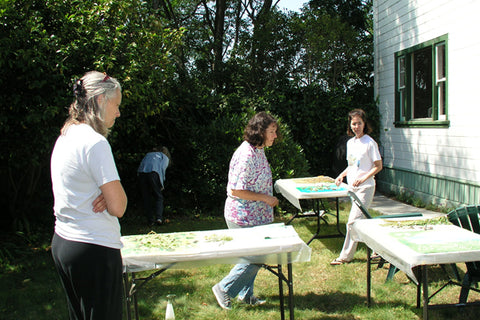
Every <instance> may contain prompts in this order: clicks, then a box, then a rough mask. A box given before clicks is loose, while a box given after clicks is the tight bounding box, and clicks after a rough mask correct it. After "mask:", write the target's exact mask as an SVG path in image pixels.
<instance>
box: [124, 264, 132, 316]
mask: <svg viewBox="0 0 480 320" xmlns="http://www.w3.org/2000/svg"><path fill="white" fill-rule="evenodd" d="M128 279H129V277H128V272H124V273H123V287H124V294H125V306H126V311H127V320H131V319H132V311H131V305H130V303H131V300H130V296H129V294H128V292H129V290H130V282H129V281H128Z"/></svg>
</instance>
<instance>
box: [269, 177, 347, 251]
mask: <svg viewBox="0 0 480 320" xmlns="http://www.w3.org/2000/svg"><path fill="white" fill-rule="evenodd" d="M347 188H348V186H347V185H346V184H344V183H342V184H341V185H340V186H336V185H335V183H334V179H333V178H330V177H325V176H319V177H308V178H293V179H280V180H277V181H276V182H275V190H276V191H277V192H279V193H281V194H282V195H283V196H284V197H285V198H286V199H287V200H288V201H289V202H290V203H291V204H292V205H294V206H295V207H296V208H297V209H299V210H300V211H299V212H297V213H295V215H294V216H293V217H292V218H291V219H290V221H288V222H287V224H290V223H291V222H292V221H293V219H296V218H306V217H316V218H317V230H316V232H315V233H314V235H313V236H312V238H311V239H310V240H309V241H308V242H307V244H310V242H312V241H313V239H322V238H337V237H344V236H345V235H344V234H343V232H342V231H341V230H340V213H339V207H338V198H340V197H348V189H347ZM327 198H335V203H336V213H335V214H332V213H331V212H329V210H328V209H327V207H326V206H325V204H324V202H323V200H325V199H327ZM309 199H310V200H313V201H314V206H313V213H305V212H302V207H301V205H300V200H309ZM325 215H332V216H333V215H334V216H335V217H336V226H337V233H334V234H323V235H321V234H320V226H321V222H322V221H323V222H325V224H328V222H327V220H326V219H325Z"/></svg>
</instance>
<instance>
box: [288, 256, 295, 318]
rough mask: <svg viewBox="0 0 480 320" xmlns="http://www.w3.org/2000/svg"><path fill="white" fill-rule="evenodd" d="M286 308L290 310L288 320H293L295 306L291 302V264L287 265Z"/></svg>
mask: <svg viewBox="0 0 480 320" xmlns="http://www.w3.org/2000/svg"><path fill="white" fill-rule="evenodd" d="M287 281H288V282H287V284H288V307H289V308H290V320H294V318H295V307H294V306H295V305H294V301H293V272H292V264H291V263H289V264H288V279H287Z"/></svg>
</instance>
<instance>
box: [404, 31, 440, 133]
mask: <svg viewBox="0 0 480 320" xmlns="http://www.w3.org/2000/svg"><path fill="white" fill-rule="evenodd" d="M447 39H448V37H447V35H444V36H441V37H438V38H436V39H433V40H431V41H427V42H424V43H422V44H419V45H416V46H414V47H411V48H408V49H405V50H402V51H399V52H397V53H395V126H396V127H402V126H405V127H412V126H419V127H426V126H439V127H444V126H445V127H448V125H449V122H448V115H447V110H448V108H447V107H448V106H447V101H448V100H447V88H448V87H447V85H448V81H447V80H448V77H447V52H448V51H447Z"/></svg>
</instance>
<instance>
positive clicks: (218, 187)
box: [0, 0, 378, 233]
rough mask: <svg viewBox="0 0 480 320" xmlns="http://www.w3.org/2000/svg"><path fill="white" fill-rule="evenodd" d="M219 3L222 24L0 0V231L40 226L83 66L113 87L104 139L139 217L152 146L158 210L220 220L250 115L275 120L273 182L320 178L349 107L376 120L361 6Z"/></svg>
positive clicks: (189, 13)
mask: <svg viewBox="0 0 480 320" xmlns="http://www.w3.org/2000/svg"><path fill="white" fill-rule="evenodd" d="M220 2H221V5H225V12H223V14H224V17H225V18H224V19H225V21H224V28H225V30H223V31H224V32H219V30H218V28H217V29H215V26H214V25H213V21H214V19H213V18H214V17H213V16H212V15H215V13H216V11H215V9H216V7H215V6H214V4H215V2H202V3H195V2H191V1H179V2H177V1H175V2H174V1H168V0H166V1H162V2H158V1H154V2H145V1H140V0H124V1H113V2H112V1H97V2H90V1H54V0H43V1H39V0H26V1H14V0H5V1H2V2H0V130H1V132H0V133H1V136H0V146H1V148H2V151H3V152H2V153H1V154H0V179H1V180H2V181H3V183H2V185H1V188H0V192H1V194H2V197H1V198H0V205H1V206H2V208H4V210H2V213H1V214H0V220H1V222H3V223H2V226H3V227H4V228H13V229H14V230H22V231H25V232H26V233H28V231H29V230H30V229H31V228H32V225H33V226H36V225H37V224H39V223H41V224H43V225H48V226H51V225H52V222H53V216H52V205H53V199H52V195H51V185H50V178H49V176H50V174H49V160H50V153H51V150H52V148H53V145H54V143H55V140H56V138H57V136H58V134H59V130H60V128H61V126H62V124H63V122H64V120H65V118H66V116H67V108H68V105H69V104H70V103H71V100H72V95H71V92H70V90H71V89H70V87H71V85H72V83H73V81H74V79H76V78H77V77H79V76H81V75H82V74H83V73H84V72H85V71H87V70H91V69H96V70H99V71H103V72H107V73H108V74H109V75H111V76H113V77H116V78H117V79H119V80H120V82H121V83H122V86H123V102H122V106H121V108H120V111H121V117H120V118H119V119H118V120H117V121H116V124H115V126H114V128H113V131H112V132H111V134H110V136H109V140H110V143H111V145H112V149H113V151H114V155H115V158H116V162H117V166H118V170H119V172H120V176H121V179H122V184H123V185H124V187H125V189H126V191H127V195H128V198H129V209H128V210H129V212H130V211H131V212H138V211H139V210H132V209H137V207H139V206H140V203H141V202H140V201H139V196H140V194H139V192H138V190H137V189H138V188H137V182H136V169H137V166H138V164H139V163H140V161H141V159H142V157H143V156H144V154H145V153H146V152H148V151H150V150H151V148H152V147H154V146H159V145H165V146H167V147H168V148H169V149H170V151H171V153H172V157H173V165H172V166H171V167H170V168H169V169H168V170H167V180H166V189H165V204H166V206H167V212H166V214H167V215H168V214H187V215H189V214H192V215H197V214H205V215H222V214H223V204H224V200H225V194H226V192H225V186H226V182H227V172H228V165H229V162H230V158H231V156H232V154H233V152H234V151H235V149H236V148H237V147H238V145H239V144H240V143H241V140H242V132H243V128H244V126H245V124H246V122H247V121H248V119H249V118H250V117H251V116H252V115H253V114H254V113H255V112H258V111H262V110H266V111H268V112H271V113H272V114H273V115H275V116H277V117H278V118H279V120H280V122H281V131H282V133H283V136H284V139H283V140H282V141H279V142H278V143H277V144H276V145H274V146H273V147H271V148H269V149H268V150H267V157H268V159H269V161H270V164H271V167H272V171H273V175H274V179H275V180H276V179H279V178H290V177H299V176H306V175H319V174H330V170H331V159H332V152H333V151H334V147H335V143H336V141H337V139H338V138H339V137H340V136H341V135H343V134H344V132H345V130H346V126H347V113H348V111H349V110H350V109H352V108H355V107H362V108H364V109H365V110H366V111H367V114H368V115H369V116H370V119H371V120H372V124H374V126H375V125H376V122H377V120H378V112H377V111H376V106H375V104H374V101H373V93H372V83H371V82H372V72H373V66H372V39H371V32H370V31H371V30H370V29H369V28H370V26H371V16H370V12H369V8H370V2H369V1H366V2H365V1H356V2H355V3H354V5H352V3H351V2H348V1H333V0H332V1H328V2H319V1H311V3H310V6H306V7H305V8H304V11H303V12H302V13H301V14H293V13H285V12H280V11H278V10H277V9H276V8H275V7H272V5H273V4H272V2H271V1H258V0H251V1H249V14H247V15H241V14H240V13H242V12H244V10H245V8H244V7H242V6H241V5H239V4H240V2H228V1H223V0H217V3H218V4H220ZM164 4H165V6H164ZM205 5H207V6H205ZM217 12H218V11H217ZM220 31H221V30H220ZM218 37H223V38H222V39H218ZM218 40H221V43H222V45H223V51H222V52H220V51H219V46H218V44H219V42H218ZM214 45H215V46H214ZM220 53H221V54H222V55H220ZM220 58H221V59H220ZM377 132H378V131H377ZM373 136H374V137H376V134H374V135H373ZM129 212H127V215H128V213H129Z"/></svg>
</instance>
